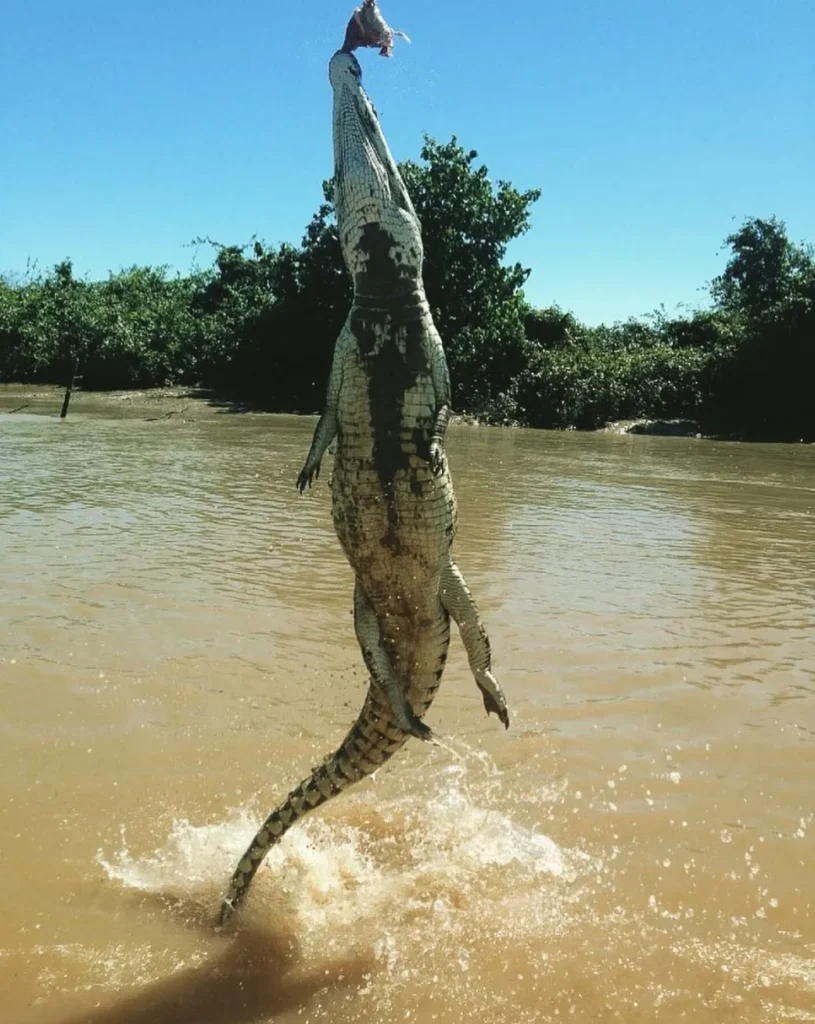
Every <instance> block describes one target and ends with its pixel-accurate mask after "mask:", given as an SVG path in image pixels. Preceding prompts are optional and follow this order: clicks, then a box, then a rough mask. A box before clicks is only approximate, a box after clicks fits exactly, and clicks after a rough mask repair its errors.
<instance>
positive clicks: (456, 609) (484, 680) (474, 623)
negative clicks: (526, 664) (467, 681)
mask: <svg viewBox="0 0 815 1024" xmlns="http://www.w3.org/2000/svg"><path fill="white" fill-rule="evenodd" d="M441 603H442V604H443V605H444V607H445V608H446V609H447V611H448V612H449V613H450V616H451V617H452V618H453V619H454V620H455V622H456V625H457V626H458V629H459V633H460V634H461V639H462V641H463V643H464V650H465V651H466V652H467V660H468V661H469V663H470V670H471V672H472V673H473V675H474V676H475V681H476V683H478V687H479V689H480V690H481V696H482V697H483V698H484V707H485V708H486V709H487V714H490V713H492V714H494V715H497V716H498V717H499V718H500V719H501V721H502V722H503V723H504V727H505V728H506V729H508V728H509V711H508V710H507V701H506V697H504V693H503V691H502V689H501V687H500V685H499V683H498V680H497V679H496V678H495V676H494V675H493V674H492V671H491V667H492V666H491V658H490V640H489V637H488V636H487V631H486V629H485V628H484V623H483V622H482V621H481V616H480V615H479V614H478V608H477V607H476V604H475V601H474V600H473V595H472V594H471V593H470V588H469V587H468V586H467V583H466V581H465V579H464V577H463V576H462V575H461V571H460V570H459V567H458V566H457V565H456V563H455V562H454V561H453V560H452V559H451V560H450V561H449V562H448V564H447V566H446V567H445V568H444V569H443V570H442V574H441Z"/></svg>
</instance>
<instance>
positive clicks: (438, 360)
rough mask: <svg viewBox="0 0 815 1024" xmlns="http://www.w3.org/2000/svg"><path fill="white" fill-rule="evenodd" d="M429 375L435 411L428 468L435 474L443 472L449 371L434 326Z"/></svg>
mask: <svg viewBox="0 0 815 1024" xmlns="http://www.w3.org/2000/svg"><path fill="white" fill-rule="evenodd" d="M430 338H431V344H430V377H431V379H432V381H433V395H434V397H435V399H436V412H435V414H434V416H433V430H432V433H431V435H430V468H431V469H432V470H433V474H434V475H435V476H441V474H442V473H443V472H444V467H445V459H444V437H445V434H446V433H447V424H448V423H449V422H450V412H451V409H450V371H449V370H448V368H447V359H446V358H445V355H444V348H443V347H442V343H441V338H440V337H439V334H438V331H437V330H436V328H435V327H431V328H430Z"/></svg>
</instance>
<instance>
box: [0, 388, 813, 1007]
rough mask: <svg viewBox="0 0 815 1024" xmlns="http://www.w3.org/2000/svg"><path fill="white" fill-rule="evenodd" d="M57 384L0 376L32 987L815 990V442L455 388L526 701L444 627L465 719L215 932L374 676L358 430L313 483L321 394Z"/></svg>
mask: <svg viewBox="0 0 815 1024" xmlns="http://www.w3.org/2000/svg"><path fill="white" fill-rule="evenodd" d="M21 406H25V408H22V409H21V408H20V407H21ZM58 408H59V396H56V395H55V394H54V393H50V392H47V391H42V392H38V391H35V390H32V389H27V390H26V389H20V388H16V389H15V388H4V389H0V409H3V410H6V411H5V412H0V584H1V586H0V730H1V733H0V743H1V744H2V745H1V746H0V751H2V753H1V754H0V767H1V768H2V770H1V771H0V878H2V881H3V899H2V915H1V916H0V997H1V998H2V1008H1V1009H0V1018H2V1020H3V1021H4V1022H6V1021H7V1022H9V1024H68V1022H70V1024H79V1022H88V1024H131V1022H144V1024H148V1022H149V1024H245V1022H255V1021H260V1022H262V1021H279V1022H282V1024H295V1022H296V1024H305V1022H311V1024H317V1022H323V1021H331V1022H333V1024H351V1022H359V1024H361V1022H366V1024H380V1022H382V1024H386V1022H387V1024H390V1022H394V1021H410V1022H412V1024H430V1022H432V1021H438V1022H440V1024H456V1022H464V1021H479V1022H482V1024H524V1022H561V1021H574V1022H588V1021H595V1022H608V1021H621V1022H625V1024H637V1022H646V1021H648V1022H650V1021H663V1022H679V1021H694V1022H698V1024H725V1022H730V1021H732V1022H767V1024H778V1022H781V1021H788V1020H789V1021H815V905H813V904H814V901H815V818H814V817H813V816H814V815H815V447H814V446H780V445H758V444H756V445H749V446H748V445H743V444H734V443H718V442H713V441H707V440H695V439H683V438H657V437H629V436H616V435H612V434H581V433H551V432H543V431H541V432H535V431H525V430H500V429H486V428H474V427H466V426H454V427H453V428H452V429H451V431H450V438H449V453H450V461H451V465H452V470H453V476H454V480H455V484H456V488H457V492H458V497H459V505H460V517H459V537H458V540H457V542H456V554H457V558H458V561H459V564H460V565H461V567H462V570H463V572H464V573H465V576H466V577H467V580H468V582H469V584H470V586H471V589H472V591H473V593H474V595H475V597H476V599H477V601H478V602H479V605H480V607H481V611H482V613H483V616H484V619H485V621H486V624H487V626H488V629H489V632H490V636H491V639H492V646H493V651H494V659H495V669H496V675H497V676H498V678H499V679H500V681H501V683H502V684H503V687H504V690H505V692H506V694H507V698H508V701H509V703H510V708H511V713H512V723H511V728H510V730H509V731H508V732H505V731H504V730H503V729H502V728H501V727H500V725H499V724H498V723H497V722H496V720H495V719H494V718H490V719H487V718H486V716H485V714H484V710H483V706H482V703H481V700H480V696H479V694H478V691H477V689H476V686H475V684H474V682H473V680H472V678H471V676H470V675H469V672H468V669H467V664H466V659H465V657H464V652H463V649H462V647H461V644H460V642H459V640H458V638H457V637H455V639H454V646H453V648H452V650H451V658H450V661H449V663H448V668H447V671H446V673H445V677H444V680H443V684H442V687H441V691H440V693H439V696H438V698H437V701H436V703H435V704H434V706H433V707H432V708H431V710H430V712H429V714H428V721H429V723H430V724H431V725H432V727H433V728H434V730H436V731H437V733H438V735H439V736H440V740H441V742H440V745H438V746H431V745H422V744H421V743H419V742H416V741H413V740H411V741H410V742H409V744H408V745H407V746H406V748H405V749H404V750H403V751H402V752H401V753H400V754H398V755H397V756H396V757H394V759H393V760H392V761H391V762H390V763H389V764H388V765H387V766H386V767H384V768H383V769H381V770H380V771H379V772H378V773H377V774H376V775H375V777H374V778H373V779H368V780H366V781H363V782H361V783H359V784H358V785H357V786H356V787H354V788H352V789H351V790H349V791H348V792H347V793H345V794H344V795H342V796H340V797H338V798H337V799H336V800H334V801H332V802H330V803H329V804H327V805H326V806H325V807H323V808H322V809H320V810H318V811H315V812H314V814H313V815H312V816H311V818H310V819H309V818H307V819H306V820H305V821H304V822H303V823H302V824H301V825H299V826H297V827H295V828H293V829H292V830H291V831H290V832H289V833H288V835H287V836H286V837H285V839H284V841H283V842H282V843H281V845H280V846H279V847H278V848H277V849H275V850H274V851H273V853H272V854H271V855H270V856H269V858H268V859H267V862H266V864H265V865H264V867H263V868H262V869H261V871H260V872H259V874H258V876H257V879H256V881H255V883H254V885H253V887H252V890H251V892H250V896H249V899H248V901H247V904H246V906H245V909H244V910H243V911H242V912H241V914H240V915H239V918H238V922H237V925H236V926H235V927H234V928H231V929H230V930H229V931H228V932H225V933H218V932H216V931H215V929H214V927H213V925H214V920H215V916H216V908H217V905H218V899H219V895H220V893H221V891H222V890H223V888H224V886H225V884H226V881H227V879H228V876H229V874H230V873H231V871H232V869H233V867H234V865H235V860H236V857H237V856H238V854H239V853H241V852H242V851H243V848H244V845H245V844H246V842H247V840H248V839H249V838H250V836H251V835H252V834H253V832H254V829H255V827H256V825H257V824H258V822H259V821H260V819H261V818H262V817H263V816H265V815H266V813H267V812H268V811H269V810H270V809H271V808H272V807H273V806H274V805H275V804H276V803H277V802H278V801H279V800H280V799H281V798H282V797H283V796H284V795H285V794H286V792H287V791H288V789H289V788H291V786H292V785H293V784H295V783H297V782H298V781H299V780H300V779H301V778H302V777H303V776H304V775H305V774H307V773H308V771H309V770H310V768H311V767H312V766H313V765H314V764H316V763H318V762H319V760H320V759H321V758H322V757H323V755H325V754H327V753H329V752H330V751H331V750H333V749H334V747H335V746H336V744H337V743H338V741H339V740H340V739H341V738H342V737H343V735H344V734H345V731H346V729H347V727H348V726H349V724H350V723H351V722H352V720H353V718H354V717H355V715H356V712H357V710H358V708H359V707H360V705H361V703H362V699H363V694H364V689H365V685H366V678H365V674H364V671H363V668H362V661H361V657H360V654H359V650H358V648H357V645H356V641H355V639H354V635H353V629H352V619H351V596H352V577H351V573H350V570H349V569H348V566H347V564H346V562H345V560H344V558H343V555H342V553H341V551H340V548H339V545H338V543H337V540H336V538H335V536H334V533H333V529H332V525H331V518H330V492H329V489H328V487H327V486H326V480H327V477H328V475H329V474H328V469H329V468H330V466H326V467H325V472H324V476H323V477H321V479H320V481H319V483H318V485H317V486H316V488H315V490H314V491H312V492H311V493H310V494H307V495H306V496H304V497H300V496H299V495H298V494H297V493H296V491H295V487H294V480H295V478H296V475H297V473H298V471H299V469H300V468H301V465H302V463H303V460H304V457H305V454H306V451H307V449H308V445H309V442H310V438H311V433H312V430H313V427H314V420H313V419H312V418H308V417H302V418H298V417H284V416H267V415H260V414H245V413H241V414H235V413H234V412H232V411H231V410H230V409H228V408H218V407H212V406H209V405H206V404H205V403H202V402H196V401H193V400H191V399H190V400H188V399H185V398H173V397H167V398H164V399H162V400H159V399H155V400H154V399H153V398H152V397H151V396H110V397H108V398H105V399H98V398H94V397H93V396H83V395H77V396H76V398H75V403H74V405H73V406H72V412H71V415H70V416H69V418H68V420H67V422H64V423H60V422H59V421H58V420H57V419H56V418H54V415H53V413H54V412H56V411H57V410H58ZM12 409H19V411H17V412H14V413H11V414H9V413H8V410H12ZM46 413H51V415H46ZM329 462H330V460H329Z"/></svg>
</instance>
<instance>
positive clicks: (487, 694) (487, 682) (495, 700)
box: [475, 671, 509, 729]
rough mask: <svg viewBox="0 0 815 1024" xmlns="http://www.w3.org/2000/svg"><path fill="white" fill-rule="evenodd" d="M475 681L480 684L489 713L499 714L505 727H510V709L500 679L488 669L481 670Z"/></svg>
mask: <svg viewBox="0 0 815 1024" xmlns="http://www.w3.org/2000/svg"><path fill="white" fill-rule="evenodd" d="M475 681H476V683H477V684H478V688H479V690H481V696H482V697H483V698H484V707H485V708H486V709H487V714H488V715H497V716H498V718H499V719H500V720H501V722H502V723H503V725H504V728H505V729H508V728H509V711H508V709H507V701H506V697H505V696H504V691H503V690H502V689H501V687H500V685H499V684H498V680H497V679H496V678H495V676H494V675H493V674H492V672H489V671H486V672H479V673H478V675H477V676H476V677H475Z"/></svg>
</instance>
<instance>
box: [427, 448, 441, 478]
mask: <svg viewBox="0 0 815 1024" xmlns="http://www.w3.org/2000/svg"><path fill="white" fill-rule="evenodd" d="M430 468H431V470H432V471H433V476H441V475H442V473H443V472H444V450H443V448H442V446H441V445H440V444H438V443H437V442H436V441H431V442H430Z"/></svg>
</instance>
